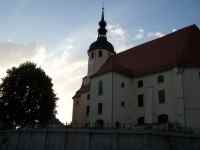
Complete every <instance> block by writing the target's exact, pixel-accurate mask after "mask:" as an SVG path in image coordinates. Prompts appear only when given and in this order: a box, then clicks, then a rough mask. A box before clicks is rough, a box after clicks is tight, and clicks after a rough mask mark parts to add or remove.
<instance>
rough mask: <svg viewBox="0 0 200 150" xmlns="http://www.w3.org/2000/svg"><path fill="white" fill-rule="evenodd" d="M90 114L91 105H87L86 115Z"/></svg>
mask: <svg viewBox="0 0 200 150" xmlns="http://www.w3.org/2000/svg"><path fill="white" fill-rule="evenodd" d="M89 114H90V106H87V107H86V116H89Z"/></svg>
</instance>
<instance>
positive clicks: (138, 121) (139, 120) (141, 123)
mask: <svg viewBox="0 0 200 150" xmlns="http://www.w3.org/2000/svg"><path fill="white" fill-rule="evenodd" d="M137 123H138V125H143V124H144V117H139V118H138V119H137Z"/></svg>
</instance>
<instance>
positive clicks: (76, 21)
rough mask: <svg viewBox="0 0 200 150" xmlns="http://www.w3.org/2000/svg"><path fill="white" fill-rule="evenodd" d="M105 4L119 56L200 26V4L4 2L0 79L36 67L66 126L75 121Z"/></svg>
mask: <svg viewBox="0 0 200 150" xmlns="http://www.w3.org/2000/svg"><path fill="white" fill-rule="evenodd" d="M102 3H104V7H105V19H106V21H107V24H108V25H107V29H108V40H109V41H110V42H111V43H112V44H113V46H114V47H115V51H116V52H120V51H124V50H126V49H127V48H131V47H134V46H136V45H138V44H141V43H144V42H146V41H150V40H152V39H155V38H159V37H162V36H164V35H166V34H168V33H171V32H174V31H176V30H178V29H181V28H183V27H186V26H188V25H192V24H196V25H197V26H198V27H200V0H104V2H103V0H0V77H1V78H3V77H4V76H5V75H6V70H7V69H9V68H11V67H12V66H18V65H19V64H20V63H23V62H26V61H32V62H34V63H36V64H37V65H38V66H39V67H41V68H42V69H44V70H45V72H46V73H47V74H48V75H49V76H50V77H51V78H52V82H53V84H54V87H53V88H54V91H55V93H56V94H57V97H58V98H59V100H58V102H57V108H56V109H57V112H58V113H57V117H58V118H59V119H60V121H61V122H63V123H66V122H67V123H70V122H71V120H72V105H73V100H72V96H73V95H74V94H75V92H76V90H78V88H80V85H81V81H82V77H84V76H85V75H86V73H87V59H88V56H87V50H88V48H89V46H90V44H91V43H92V42H93V41H95V40H96V38H97V28H98V22H99V20H100V16H101V7H102Z"/></svg>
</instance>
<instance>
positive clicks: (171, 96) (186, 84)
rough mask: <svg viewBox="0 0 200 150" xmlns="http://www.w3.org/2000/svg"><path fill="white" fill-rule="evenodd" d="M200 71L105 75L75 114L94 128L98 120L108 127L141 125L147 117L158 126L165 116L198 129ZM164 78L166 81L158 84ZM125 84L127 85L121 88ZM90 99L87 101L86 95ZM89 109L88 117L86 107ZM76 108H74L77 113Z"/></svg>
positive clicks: (97, 79) (80, 120)
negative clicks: (161, 95) (140, 101)
mask: <svg viewBox="0 0 200 150" xmlns="http://www.w3.org/2000/svg"><path fill="white" fill-rule="evenodd" d="M199 72H200V69H194V68H193V69H178V68H174V69H171V70H168V71H164V72H160V73H155V74H151V75H146V76H143V77H137V78H130V77H127V76H124V75H121V74H118V73H112V72H111V73H106V74H104V75H101V76H97V77H94V78H92V79H91V81H90V83H91V85H90V91H89V92H86V93H84V94H83V95H82V96H81V99H80V100H79V101H80V103H79V108H78V109H77V112H76V113H75V112H74V113H75V114H76V115H77V117H75V115H74V118H77V120H79V124H82V123H84V124H85V123H89V124H91V125H94V124H95V123H96V121H97V120H103V122H104V124H105V125H106V126H112V127H114V126H116V123H117V122H118V123H120V124H121V125H125V126H129V125H131V126H133V125H137V124H138V119H139V118H140V117H144V122H145V123H148V124H153V123H158V122H159V120H158V116H159V115H162V114H166V115H167V116H168V122H170V123H172V124H179V125H181V126H183V127H191V128H199V127H200V121H199V119H197V117H198V114H200V101H199V100H200V93H199V91H198V90H197V89H200V76H199ZM160 75H162V76H163V77H164V81H163V82H162V83H159V82H158V77H159V76H160ZM139 80H140V81H143V87H140V88H138V81H139ZM99 81H102V83H103V92H102V94H101V95H99V94H98V88H99V87H98V84H99ZM122 84H124V86H123V87H122ZM159 90H164V91H165V96H164V97H165V101H164V103H159V96H158V92H159ZM88 94H89V95H90V99H87V95H88ZM138 95H143V103H144V105H143V106H141V107H139V106H138ZM98 103H101V104H102V113H101V114H98ZM87 106H89V107H90V112H89V115H88V116H86V115H85V114H86V107H87ZM75 109H76V107H75V105H74V111H75Z"/></svg>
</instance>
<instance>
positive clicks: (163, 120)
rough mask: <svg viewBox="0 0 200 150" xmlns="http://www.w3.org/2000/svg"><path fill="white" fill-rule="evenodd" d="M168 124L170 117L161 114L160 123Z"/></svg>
mask: <svg viewBox="0 0 200 150" xmlns="http://www.w3.org/2000/svg"><path fill="white" fill-rule="evenodd" d="M167 122H168V115H166V114H161V115H159V116H158V123H160V124H162V123H167Z"/></svg>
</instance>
